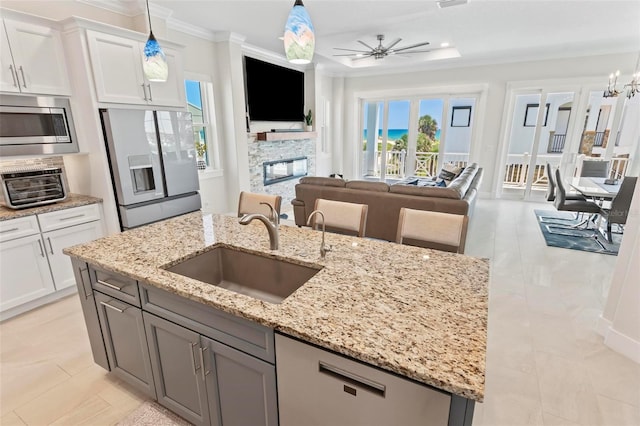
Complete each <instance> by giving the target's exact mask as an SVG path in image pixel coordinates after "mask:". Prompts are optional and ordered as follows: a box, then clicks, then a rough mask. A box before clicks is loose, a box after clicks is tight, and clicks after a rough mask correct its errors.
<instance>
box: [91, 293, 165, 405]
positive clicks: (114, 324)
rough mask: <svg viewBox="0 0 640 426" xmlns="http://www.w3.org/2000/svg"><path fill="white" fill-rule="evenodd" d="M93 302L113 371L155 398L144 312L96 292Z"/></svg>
mask: <svg viewBox="0 0 640 426" xmlns="http://www.w3.org/2000/svg"><path fill="white" fill-rule="evenodd" d="M94 298H95V302H96V307H97V309H98V318H99V319H100V329H101V330H102V337H103V339H104V343H105V347H106V349H107V358H108V360H109V366H110V368H111V371H112V372H113V373H114V374H116V375H117V376H118V377H120V378H122V380H124V381H126V382H128V383H129V384H131V385H132V386H135V387H136V388H138V389H140V390H141V391H143V392H144V393H146V394H147V395H150V396H152V397H155V388H154V386H153V375H152V373H151V362H150V360H149V349H148V347H147V338H146V334H145V331H144V323H143V321H142V310H141V309H140V308H136V307H134V306H132V305H129V304H128V303H124V302H122V301H119V300H118V299H115V298H113V297H110V296H107V295H105V294H102V293H100V292H97V291H96V292H94Z"/></svg>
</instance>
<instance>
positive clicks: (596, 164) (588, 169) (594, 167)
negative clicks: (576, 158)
mask: <svg viewBox="0 0 640 426" xmlns="http://www.w3.org/2000/svg"><path fill="white" fill-rule="evenodd" d="M580 177H601V178H607V177H609V162H608V161H604V160H584V161H582V169H581V170H580Z"/></svg>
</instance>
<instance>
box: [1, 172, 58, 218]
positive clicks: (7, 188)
mask: <svg viewBox="0 0 640 426" xmlns="http://www.w3.org/2000/svg"><path fill="white" fill-rule="evenodd" d="M1 176H2V192H3V195H4V205H5V206H7V207H9V208H12V209H21V208H25V207H33V206H40V205H43V204H50V203H55V202H57V201H62V200H64V199H65V198H67V191H66V190H65V187H64V174H63V173H62V169H60V168H45V169H43V168H37V169H19V170H18V169H16V170H11V171H4V172H3V173H2V174H1Z"/></svg>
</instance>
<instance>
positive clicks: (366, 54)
mask: <svg viewBox="0 0 640 426" xmlns="http://www.w3.org/2000/svg"><path fill="white" fill-rule="evenodd" d="M376 38H377V39H378V45H377V46H376V47H372V46H370V45H368V44H367V43H365V42H364V41H362V40H358V43H360V44H361V45H363V46H364V47H366V48H367V49H369V50H357V49H343V48H340V47H334V49H335V50H344V51H347V52H352V53H344V54H338V55H333V56H350V57H352V58H353V59H354V60H358V59H365V58H371V57H373V58H375V59H382V58H384V57H386V56H389V55H395V54H397V53H402V54H405V53H425V52H429V51H430V50H413V49H415V48H417V47H422V46H426V45H428V44H429V42H428V41H425V42H422V43H416V44H412V45H410V46H404V47H397V48H394V46H395V45H396V44H398V43H400V41H402V39H401V38H398V39H396V40H395V41H394V42H393V43H391V44H389V45H388V46H383V45H382V41H383V40H384V35H382V34H378V35H377V36H376Z"/></svg>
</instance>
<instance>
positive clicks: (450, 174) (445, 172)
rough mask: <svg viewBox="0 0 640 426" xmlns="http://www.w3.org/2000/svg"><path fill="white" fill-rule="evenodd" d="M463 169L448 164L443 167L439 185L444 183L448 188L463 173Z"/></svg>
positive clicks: (439, 175) (439, 176)
mask: <svg viewBox="0 0 640 426" xmlns="http://www.w3.org/2000/svg"><path fill="white" fill-rule="evenodd" d="M462 170H463V168H462V167H458V166H456V165H455V164H451V163H447V164H445V165H443V166H442V170H440V174H438V183H440V182H442V181H444V182H445V184H446V185H447V186H449V184H450V183H451V182H452V181H453V180H454V179H455V178H457V177H458V176H459V175H460V173H462Z"/></svg>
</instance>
